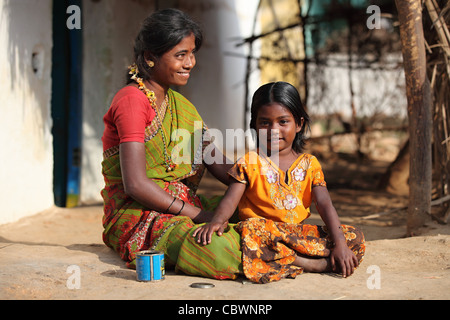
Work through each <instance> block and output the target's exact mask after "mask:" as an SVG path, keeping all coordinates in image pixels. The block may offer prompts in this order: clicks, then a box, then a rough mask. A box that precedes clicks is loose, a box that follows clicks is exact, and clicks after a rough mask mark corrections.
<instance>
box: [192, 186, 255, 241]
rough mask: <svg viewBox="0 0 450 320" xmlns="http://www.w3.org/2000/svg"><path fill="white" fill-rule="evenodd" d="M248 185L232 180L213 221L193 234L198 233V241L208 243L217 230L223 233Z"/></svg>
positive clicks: (220, 233) (218, 232) (219, 233)
mask: <svg viewBox="0 0 450 320" xmlns="http://www.w3.org/2000/svg"><path fill="white" fill-rule="evenodd" d="M246 187H247V185H246V184H244V183H241V182H238V181H235V180H234V181H233V182H231V184H230V186H229V187H228V189H227V191H226V192H225V195H224V197H223V199H222V200H221V201H220V203H219V205H218V206H217V209H216V210H215V214H214V217H213V218H212V220H211V222H210V223H208V224H205V225H204V226H202V227H200V228H198V229H196V230H195V231H194V233H193V234H192V236H193V237H195V236H197V235H198V237H197V242H202V243H203V244H204V245H206V244H208V243H211V237H212V235H213V233H214V232H217V234H218V235H219V236H221V235H222V232H223V230H224V228H225V224H226V222H227V221H228V219H230V218H231V216H232V215H233V213H234V211H235V210H236V208H237V206H238V203H239V200H241V198H242V195H243V194H244V191H245V188H246Z"/></svg>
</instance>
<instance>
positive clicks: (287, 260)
mask: <svg viewBox="0 0 450 320" xmlns="http://www.w3.org/2000/svg"><path fill="white" fill-rule="evenodd" d="M251 117H252V118H251V122H250V127H251V128H252V129H254V130H256V132H257V140H258V146H259V148H258V149H257V151H256V152H254V151H251V152H249V153H247V154H246V155H245V156H244V157H243V158H241V159H239V160H238V161H237V163H236V164H235V166H234V167H233V168H232V169H231V170H230V171H229V172H228V173H229V175H230V176H231V177H233V178H234V179H231V180H233V181H232V182H231V183H230V185H229V187H228V190H227V192H226V193H225V196H224V198H223V200H222V201H221V202H220V204H219V205H218V207H217V209H216V210H215V215H214V217H213V219H212V220H211V222H210V223H207V224H205V225H203V226H201V227H199V228H198V229H196V230H195V231H194V233H193V236H194V237H195V236H197V241H198V242H199V243H203V245H206V244H209V243H211V239H212V236H213V234H214V232H216V233H217V235H218V236H220V235H221V234H222V232H223V231H224V223H225V222H226V221H227V220H228V219H229V218H230V217H231V216H232V215H233V213H234V211H235V209H236V207H239V220H240V221H241V222H240V223H239V224H238V225H237V226H236V229H237V230H238V231H239V232H240V233H241V240H242V241H241V245H242V252H243V267H244V273H245V275H246V276H247V277H248V278H250V279H252V280H254V281H257V282H267V281H272V280H274V279H273V278H272V276H271V274H275V273H276V274H277V276H276V278H277V279H278V278H281V277H284V276H291V277H293V276H295V275H296V274H299V273H301V272H302V271H303V270H304V271H307V272H326V271H331V270H333V271H336V272H340V273H341V274H342V276H343V277H347V276H350V275H351V274H352V273H353V271H354V269H355V268H356V267H357V266H358V265H359V263H360V262H361V260H362V257H363V255H364V250H365V247H364V237H363V235H362V233H361V232H360V231H359V230H357V229H356V228H353V227H351V226H344V225H341V223H340V222H339V218H338V215H337V213H336V210H335V209H334V207H333V204H332V202H331V199H330V196H329V194H328V190H327V188H326V183H325V180H324V176H323V172H322V169H321V166H320V164H319V162H318V161H317V159H316V158H315V157H314V156H312V155H310V154H305V153H303V152H302V151H303V147H304V144H305V142H304V134H305V131H306V128H307V127H308V125H309V117H308V115H307V113H306V112H305V110H304V109H303V106H302V103H301V100H300V96H299V94H298V92H297V90H296V89H295V88H294V87H293V86H292V85H290V84H289V83H286V82H276V83H269V84H266V85H263V86H262V87H260V88H259V89H258V90H257V91H256V92H255V94H254V97H253V101H252V107H251ZM312 200H314V202H315V204H316V207H317V210H318V212H319V214H320V216H321V218H322V220H323V221H324V222H325V224H326V227H319V226H311V225H305V224H302V223H303V221H304V220H305V219H306V218H308V217H309V215H310V212H309V206H310V205H311V201H312Z"/></svg>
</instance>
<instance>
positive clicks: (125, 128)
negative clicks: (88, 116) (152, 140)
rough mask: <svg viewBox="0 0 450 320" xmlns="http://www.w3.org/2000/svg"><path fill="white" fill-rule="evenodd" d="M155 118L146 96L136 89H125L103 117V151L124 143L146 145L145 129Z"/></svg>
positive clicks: (129, 87) (118, 93)
mask: <svg viewBox="0 0 450 320" xmlns="http://www.w3.org/2000/svg"><path fill="white" fill-rule="evenodd" d="M154 117H155V111H154V110H153V108H152V106H151V105H150V102H149V101H148V99H147V97H146V96H145V94H144V93H143V92H141V91H140V90H139V89H138V88H136V87H133V86H126V87H124V88H123V89H121V90H120V91H119V92H117V94H116V95H115V96H114V99H113V101H112V103H111V106H110V108H109V110H108V112H107V113H106V114H105V116H104V117H103V122H104V124H105V131H104V132H103V137H102V142H103V151H105V150H108V149H109V148H111V147H114V146H118V145H119V144H120V143H123V142H131V141H133V142H142V143H144V139H145V128H146V127H147V126H149V125H150V124H151V122H152V120H153V118H154Z"/></svg>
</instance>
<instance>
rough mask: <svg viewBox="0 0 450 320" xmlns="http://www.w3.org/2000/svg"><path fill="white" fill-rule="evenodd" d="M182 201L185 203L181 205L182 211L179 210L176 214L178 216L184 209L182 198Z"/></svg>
mask: <svg viewBox="0 0 450 320" xmlns="http://www.w3.org/2000/svg"><path fill="white" fill-rule="evenodd" d="M180 200H181V199H180ZM181 202H183V204H182V205H181V209H180V211H178V213H176V214H175V215H176V216H178V215H179V214H180V213H181V211H182V210H183V208H184V201H183V200H181Z"/></svg>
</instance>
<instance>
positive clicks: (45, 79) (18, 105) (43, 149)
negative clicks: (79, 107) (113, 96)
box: [0, 0, 53, 224]
mask: <svg viewBox="0 0 450 320" xmlns="http://www.w3.org/2000/svg"><path fill="white" fill-rule="evenodd" d="M51 50H52V1H51V0H39V1H36V0H0V79H1V86H0V97H1V103H0V114H1V116H0V150H1V151H0V153H1V166H0V203H1V205H2V209H1V212H0V224H2V223H8V222H13V221H16V220H18V219H19V218H22V217H24V216H27V215H31V214H35V213H37V212H39V211H42V210H44V209H47V208H49V207H51V206H52V205H53V185H52V184H53V146H52V141H53V140H52V136H51V125H52V121H51V111H50V110H51V109H50V101H51V53H52V52H51ZM33 52H38V53H39V54H38V55H37V56H36V58H35V64H36V67H37V68H38V72H37V74H35V73H34V72H33V66H32V56H33Z"/></svg>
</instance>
